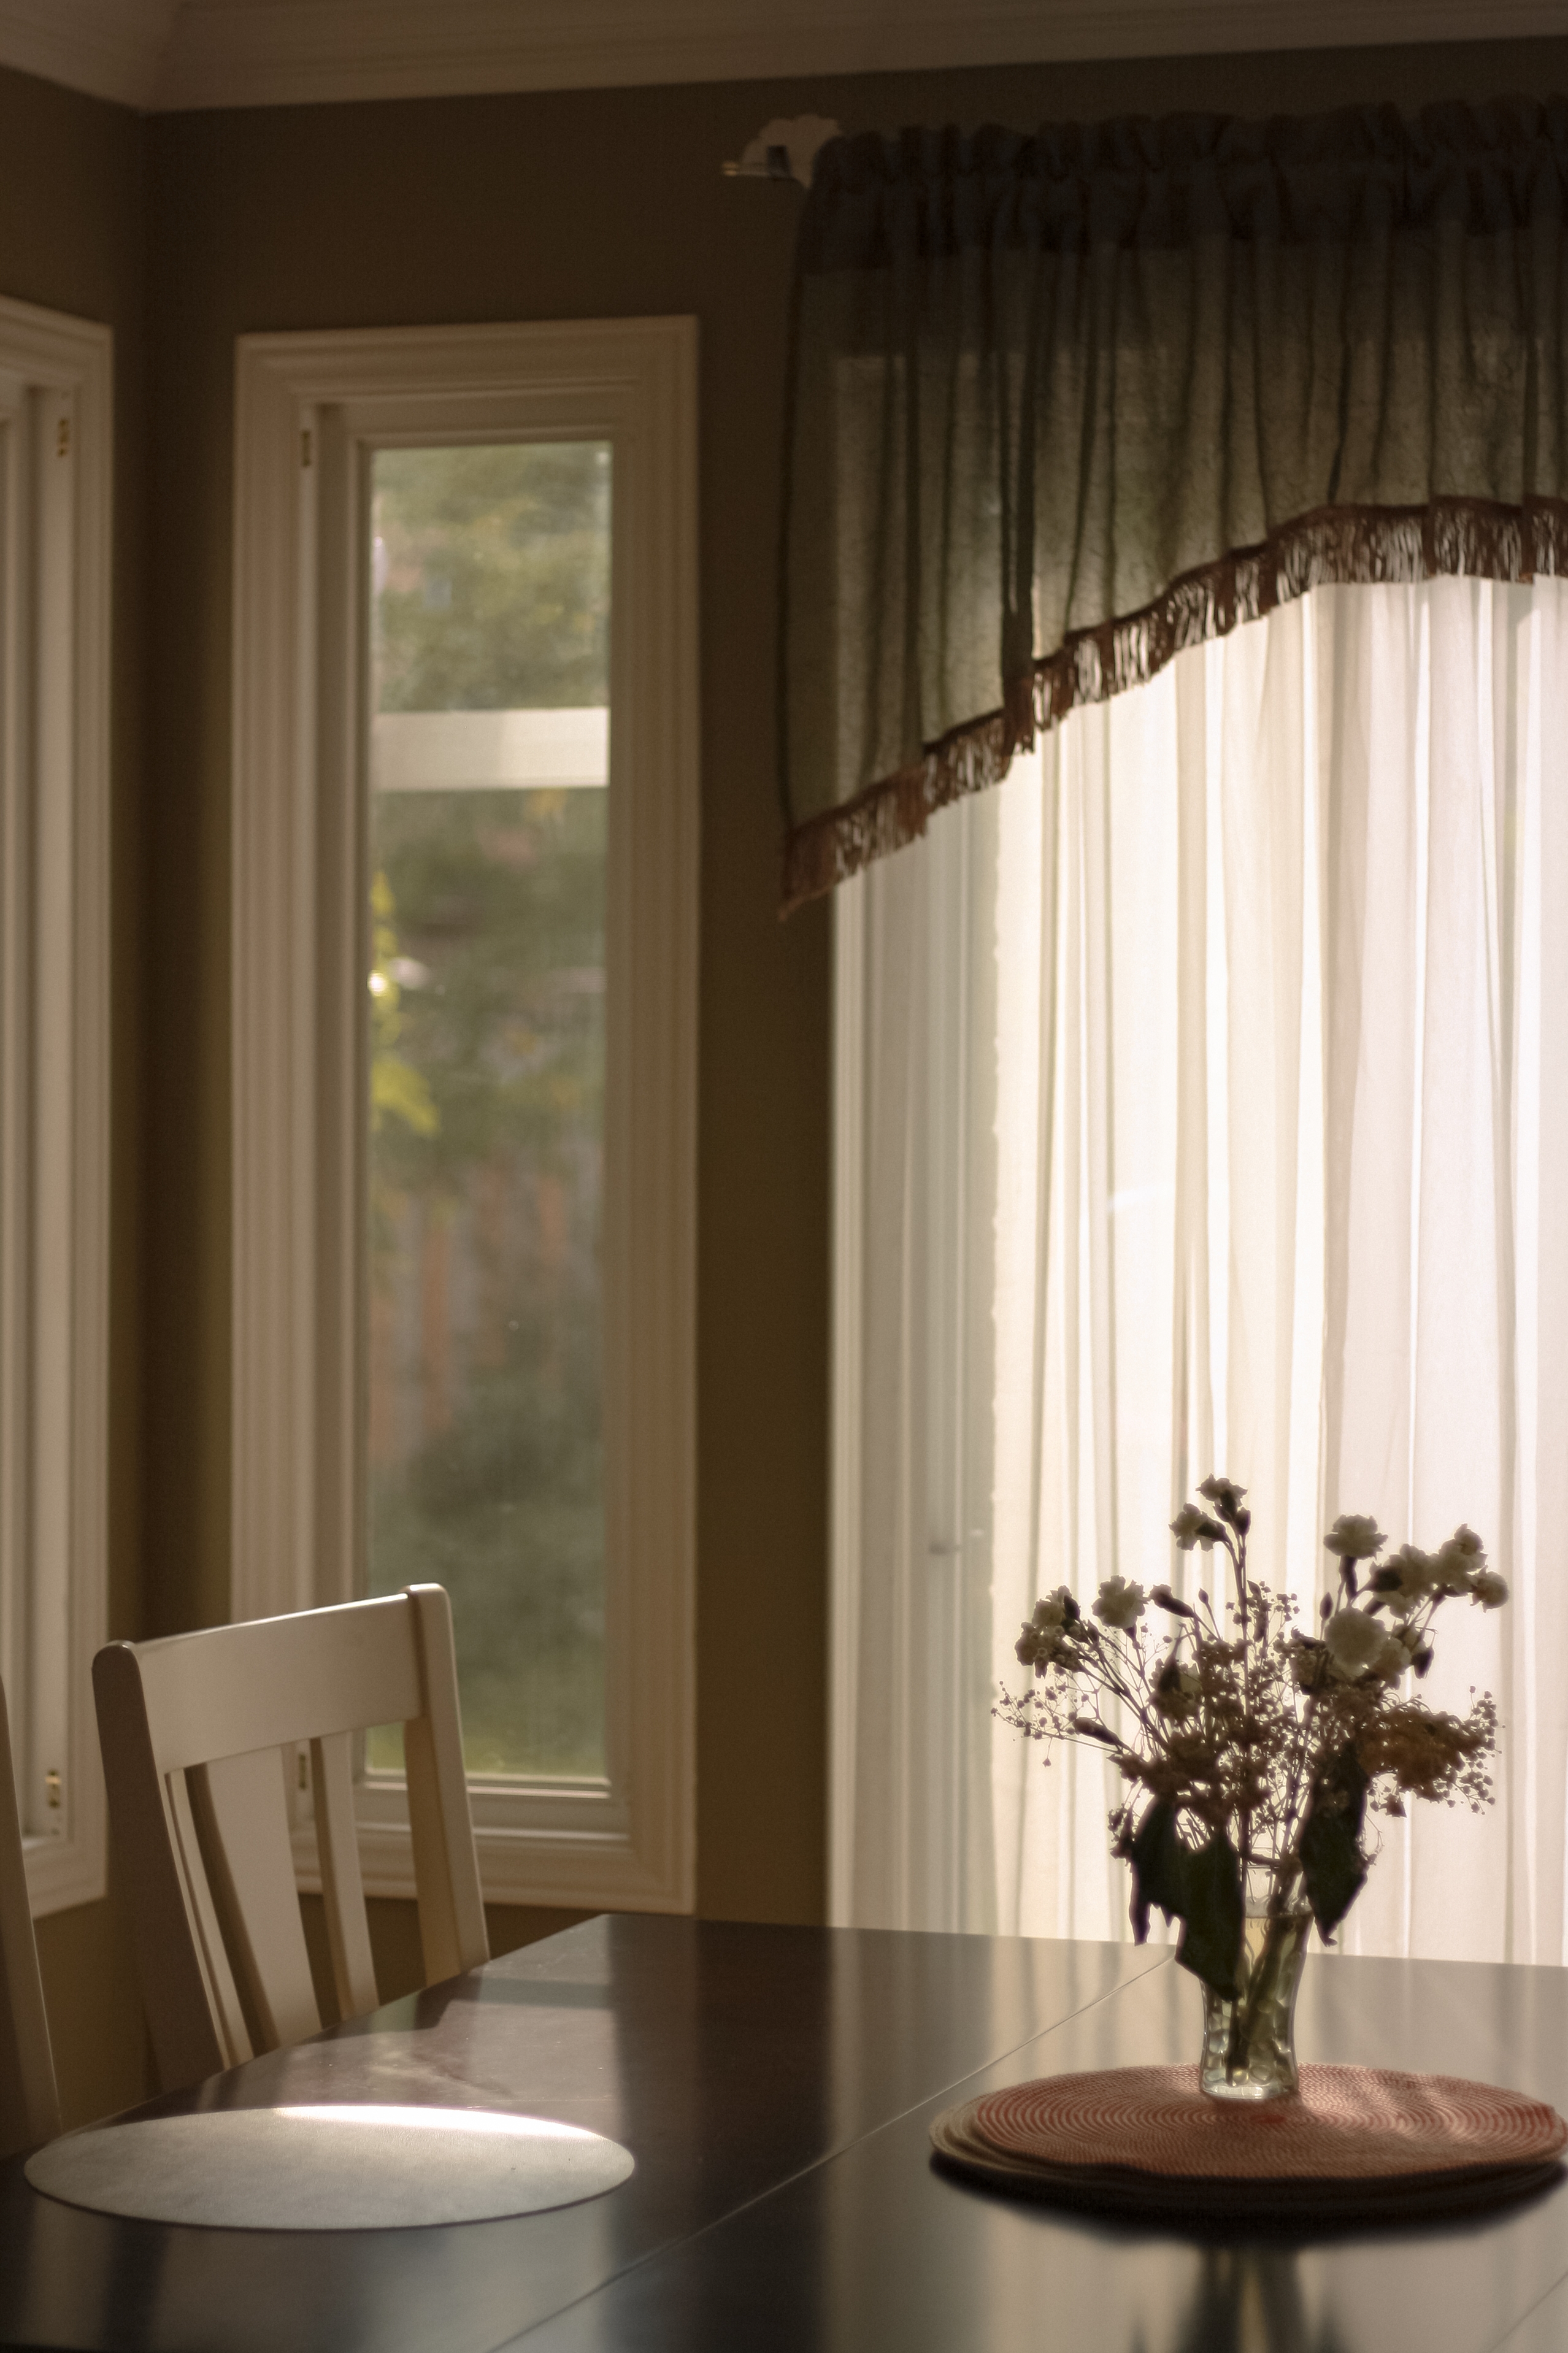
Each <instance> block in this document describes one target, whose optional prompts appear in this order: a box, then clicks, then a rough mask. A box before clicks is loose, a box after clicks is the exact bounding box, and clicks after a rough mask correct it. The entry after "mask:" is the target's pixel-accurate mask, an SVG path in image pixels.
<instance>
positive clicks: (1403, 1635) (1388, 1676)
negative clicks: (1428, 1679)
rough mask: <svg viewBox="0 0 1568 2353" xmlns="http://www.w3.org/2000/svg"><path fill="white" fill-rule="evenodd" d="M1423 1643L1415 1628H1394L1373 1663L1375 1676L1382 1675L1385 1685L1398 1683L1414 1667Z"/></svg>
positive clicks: (1386, 1637) (1386, 1636)
mask: <svg viewBox="0 0 1568 2353" xmlns="http://www.w3.org/2000/svg"><path fill="white" fill-rule="evenodd" d="M1421 1642H1422V1637H1421V1636H1420V1635H1419V1634H1417V1633H1416V1632H1415V1630H1414V1628H1413V1627H1410V1626H1395V1627H1393V1629H1392V1630H1390V1631H1389V1632H1388V1633H1387V1634H1386V1635H1385V1636H1384V1637H1383V1648H1382V1650H1381V1651H1379V1652H1378V1654H1377V1656H1376V1658H1375V1659H1374V1660H1373V1661H1372V1672H1373V1674H1375V1675H1382V1676H1383V1680H1384V1682H1385V1683H1397V1681H1398V1680H1399V1677H1400V1676H1401V1675H1403V1674H1404V1673H1405V1672H1407V1671H1408V1670H1409V1668H1410V1667H1411V1666H1412V1665H1414V1660H1415V1653H1416V1651H1418V1650H1419V1649H1420V1648H1421Z"/></svg>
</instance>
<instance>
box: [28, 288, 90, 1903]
mask: <svg viewBox="0 0 1568 2353" xmlns="http://www.w3.org/2000/svg"><path fill="white" fill-rule="evenodd" d="M0 369H4V370H5V372H6V374H7V375H8V376H10V377H11V378H13V379H14V380H19V381H20V383H21V385H23V386H24V387H25V388H26V390H25V403H26V414H25V415H23V414H19V415H18V417H17V419H16V427H15V430H14V432H13V434H12V436H11V439H12V443H13V446H14V447H15V448H16V453H17V459H18V461H19V460H20V454H21V453H20V449H19V447H18V446H17V437H18V436H19V435H21V434H24V433H26V434H30V435H31V437H32V438H33V443H34V462H33V465H32V467H31V468H30V469H29V470H26V471H27V480H28V483H29V484H30V488H31V492H32V493H33V495H34V496H35V499H36V504H35V506H34V509H33V511H32V513H31V515H30V517H28V518H27V520H26V525H25V533H24V534H23V535H24V536H25V537H26V540H27V541H28V543H29V546H28V550H27V552H26V554H24V553H23V552H22V550H21V547H20V545H19V543H18V538H17V535H16V534H13V533H9V532H7V533H5V534H4V535H3V537H0V546H5V545H8V546H10V547H11V548H12V549H13V551H14V552H15V557H16V560H15V561H14V562H13V561H12V560H11V559H9V558H5V559H0V560H5V562H6V564H7V571H8V576H7V577H6V578H5V582H4V595H5V600H6V602H7V603H8V604H11V605H12V607H13V611H14V616H15V626H14V627H10V628H7V629H6V631H5V643H6V645H7V647H8V649H9V651H8V653H7V654H6V656H5V658H6V659H8V660H9V661H11V662H12V663H14V664H15V668H14V670H13V674H12V675H11V677H10V678H9V679H7V681H5V689H6V691H5V696H4V704H5V710H6V712H9V713H12V714H15V713H16V712H19V711H21V710H22V709H23V708H28V709H30V711H31V712H32V718H31V722H30V723H29V724H27V725H26V726H25V727H24V726H18V725H17V724H16V723H15V719H14V718H11V719H8V720H7V722H6V723H5V726H4V728H3V729H0V1170H3V1172H4V1179H5V1181H4V1182H3V1183H0V1600H3V1604H4V1608H3V1634H4V1639H3V1641H0V1660H3V1664H4V1670H5V1676H6V1681H7V1683H8V1684H9V1686H10V1689H11V1694H12V1723H13V1725H14V1727H16V1736H17V1737H18V1739H19V1743H20V1746H21V1747H22V1750H23V1751H24V1753H23V1754H22V1755H21V1756H19V1757H18V1758H17V1760H16V1763H17V1793H18V1798H19V1800H20V1803H21V1808H22V1813H23V1827H24V1841H23V1852H24V1855H25V1859H26V1876H27V1891H28V1896H29V1899H30V1902H31V1905H32V1909H33V1912H34V1914H35V1915H41V1914H44V1913H49V1912H59V1911H64V1910H65V1909H67V1908H68V1907H69V1906H70V1905H78V1904H87V1903H91V1902H93V1901H94V1900H96V1899H97V1898H98V1897H100V1896H101V1895H102V1894H103V1893H104V1890H105V1884H106V1877H105V1815H104V1794H103V1777H102V1769H101V1765H100V1762H99V1756H98V1740H97V1733H96V1722H95V1717H94V1713H93V1704H92V1684H91V1667H92V1657H93V1653H94V1651H97V1650H98V1649H99V1647H100V1646H101V1643H102V1642H103V1641H104V1639H105V1635H106V1632H107V1620H108V1602H107V1595H108V1571H107V1560H108V1505H107V1476H108V1373H107V1366H108V1356H109V1176H110V1169H109V1155H110V1118H109V1100H110V1099H109V1084H110V1070H109V1060H110V1058H109V1036H110V987H109V939H110V932H109V922H110V910H109V824H110V814H109V790H110V786H109V698H110V594H111V483H112V446H113V444H112V434H113V406H112V375H113V338H112V336H111V332H110V331H109V329H108V328H107V327H102V326H98V325H94V324H92V323H91V322H88V321H85V320H79V319H72V318H65V317H62V316H60V315H58V313H56V312H54V311H41V310H37V309H36V308H35V307H34V306H33V305H32V304H30V303H25V302H13V301H5V300H0ZM60 459H69V470H67V471H64V472H62V473H61V474H60V475H59V476H58V478H57V477H56V476H55V475H54V473H53V468H54V466H55V465H56V463H57V462H58V460H60ZM24 494H25V491H24V482H23V473H22V470H21V469H20V465H19V463H18V465H17V466H15V467H13V470H12V471H11V473H10V477H9V480H7V482H6V483H5V490H4V495H5V496H6V497H13V496H16V497H20V496H23V495H24Z"/></svg>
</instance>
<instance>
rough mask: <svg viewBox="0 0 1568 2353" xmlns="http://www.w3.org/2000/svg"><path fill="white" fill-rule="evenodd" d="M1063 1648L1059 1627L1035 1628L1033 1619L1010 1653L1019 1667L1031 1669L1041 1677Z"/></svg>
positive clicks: (1026, 1621) (1027, 1623)
mask: <svg viewBox="0 0 1568 2353" xmlns="http://www.w3.org/2000/svg"><path fill="white" fill-rule="evenodd" d="M1063 1648H1064V1643H1063V1637H1062V1630H1061V1628H1060V1627H1058V1626H1036V1625H1035V1623H1034V1621H1033V1619H1029V1620H1025V1622H1024V1626H1023V1630H1022V1633H1021V1634H1020V1635H1019V1637H1018V1640H1017V1641H1016V1642H1015V1643H1014V1644H1013V1646H1012V1652H1013V1656H1014V1658H1015V1659H1016V1660H1017V1661H1018V1663H1019V1665H1020V1666H1022V1667H1033V1670H1034V1672H1035V1673H1036V1674H1037V1675H1043V1674H1044V1672H1045V1670H1046V1668H1047V1667H1049V1666H1054V1663H1055V1662H1056V1660H1057V1659H1058V1657H1059V1656H1060V1655H1061V1652H1062V1650H1063Z"/></svg>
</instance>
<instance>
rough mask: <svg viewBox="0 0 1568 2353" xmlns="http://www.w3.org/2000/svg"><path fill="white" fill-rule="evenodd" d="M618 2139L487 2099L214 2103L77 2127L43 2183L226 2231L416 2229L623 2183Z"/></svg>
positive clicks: (43, 2152) (55, 2192) (53, 2149)
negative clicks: (508, 2109)
mask: <svg viewBox="0 0 1568 2353" xmlns="http://www.w3.org/2000/svg"><path fill="white" fill-rule="evenodd" d="M632 2162H633V2160H632V2158H631V2156H630V2152H629V2151H628V2150H626V2149H624V2148H622V2147H621V2146H620V2142H619V2141H613V2140H606V2139H605V2138H604V2137H602V2136H601V2135H600V2134H599V2133H593V2132H585V2131H583V2130H582V2128H581V2127H580V2126H577V2125H563V2124H556V2123H554V2122H552V2121H550V2120H549V2119H547V2118H546V2117H543V2116H504V2115H502V2114H500V2113H499V2112H498V2111H496V2110H493V2109H489V2108H404V2107H375V2106H368V2105H351V2104H349V2103H347V2102H342V2103H338V2104H336V2105H330V2106H328V2105H323V2106H320V2107H299V2108H204V2109H200V2110H198V2111H197V2112H196V2114H195V2115H192V2116H149V2117H146V2118H144V2119H143V2121H142V2122H140V2123H137V2124H125V2125H104V2126H95V2127H94V2128H93V2129H92V2130H90V2131H88V2132H75V2133H66V2134H64V2135H63V2136H62V2137H61V2138H60V2139H58V2140H52V2141H50V2142H48V2144H47V2146H46V2147H43V2148H40V2149H37V2150H36V2151H35V2152H34V2154H33V2155H32V2156H31V2157H30V2158H28V2159H27V2165H26V2174H27V2179H28V2180H29V2181H30V2182H31V2183H32V2185H33V2187H34V2189H42V2190H44V2191H46V2192H47V2194H48V2196H49V2197H51V2198H58V2199H62V2200H64V2202H65V2203H66V2204H67V2205H68V2206H86V2207H90V2209H92V2211H94V2212H96V2213H100V2214H124V2215H129V2216H131V2217H132V2218H134V2219H135V2220H137V2221H146V2222H190V2223H197V2224H201V2225H205V2226H206V2227H207V2228H208V2229H212V2230H224V2231H407V2230H409V2229H414V2228H418V2227H419V2226H420V2225H424V2224H431V2223H440V2222H489V2221H496V2220H497V2219H498V2218H500V2217H501V2216H503V2215H506V2214H536V2213H539V2212H541V2211H544V2209H546V2207H550V2206H570V2205H572V2204H574V2203H575V2202H576V2201H577V2200H578V2199H579V2198H597V2197H599V2196H600V2194H601V2193H602V2192H603V2191H604V2190H606V2189H614V2188H615V2187H616V2185H617V2183H618V2182H621V2181H624V2180H625V2179H626V2178H627V2176H628V2175H629V2174H630V2172H631V2170H632Z"/></svg>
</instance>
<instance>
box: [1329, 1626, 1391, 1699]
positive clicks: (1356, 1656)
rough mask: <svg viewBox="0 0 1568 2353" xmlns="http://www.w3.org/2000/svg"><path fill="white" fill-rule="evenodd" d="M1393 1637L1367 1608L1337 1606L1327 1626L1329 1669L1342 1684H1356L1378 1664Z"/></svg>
mask: <svg viewBox="0 0 1568 2353" xmlns="http://www.w3.org/2000/svg"><path fill="white" fill-rule="evenodd" d="M1389 1639H1390V1638H1389V1636H1388V1635H1387V1634H1385V1633H1384V1631H1383V1628H1382V1627H1381V1626H1380V1625H1379V1624H1378V1622H1377V1620H1376V1619H1375V1618H1372V1617H1369V1616H1368V1614H1367V1612H1366V1611H1365V1610H1364V1609H1336V1610H1335V1612H1334V1614H1333V1616H1332V1617H1331V1618H1330V1620H1329V1622H1328V1624H1327V1625H1326V1626H1325V1627H1324V1629H1323V1646H1324V1648H1325V1650H1326V1651H1328V1653H1329V1672H1330V1674H1331V1675H1333V1676H1334V1677H1335V1678H1336V1679H1337V1680H1338V1681H1339V1682H1340V1683H1354V1682H1355V1681H1356V1680H1357V1678H1358V1677H1359V1676H1361V1675H1363V1674H1365V1672H1366V1671H1367V1669H1368V1668H1369V1667H1376V1666H1377V1665H1378V1663H1379V1661H1380V1659H1381V1656H1382V1653H1383V1647H1384V1645H1385V1643H1386V1642H1387V1641H1389Z"/></svg>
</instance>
